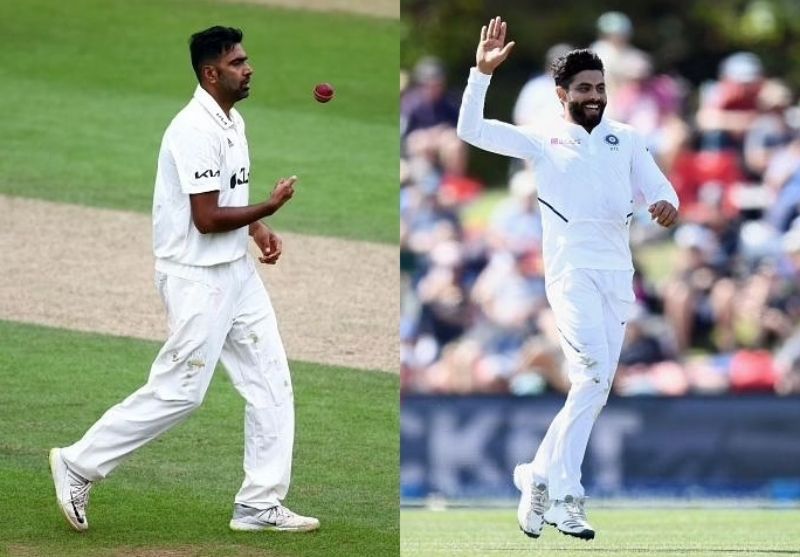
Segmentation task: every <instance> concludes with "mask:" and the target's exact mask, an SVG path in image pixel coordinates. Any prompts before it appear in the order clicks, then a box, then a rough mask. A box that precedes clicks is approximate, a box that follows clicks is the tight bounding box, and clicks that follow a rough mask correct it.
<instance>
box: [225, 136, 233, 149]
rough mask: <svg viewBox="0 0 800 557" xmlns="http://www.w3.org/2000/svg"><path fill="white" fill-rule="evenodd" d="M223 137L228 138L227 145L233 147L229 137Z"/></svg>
mask: <svg viewBox="0 0 800 557" xmlns="http://www.w3.org/2000/svg"><path fill="white" fill-rule="evenodd" d="M225 139H227V140H228V147H233V141H231V138H230V137H226V138H225Z"/></svg>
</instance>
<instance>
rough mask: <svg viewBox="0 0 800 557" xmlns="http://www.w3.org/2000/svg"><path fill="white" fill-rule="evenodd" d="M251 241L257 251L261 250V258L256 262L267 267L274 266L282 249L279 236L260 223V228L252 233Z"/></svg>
mask: <svg viewBox="0 0 800 557" xmlns="http://www.w3.org/2000/svg"><path fill="white" fill-rule="evenodd" d="M253 241H254V242H255V243H256V246H258V249H259V250H261V257H259V258H258V260H259V261H261V263H265V264H267V265H275V263H277V261H278V258H279V257H280V256H281V251H282V248H283V242H282V241H281V238H280V236H278V235H277V234H275V233H274V232H273V231H272V230H271V229H270V228H269V227H268V226H267V225H265V224H264V223H261V226H259V227H258V229H257V230H256V231H255V233H253Z"/></svg>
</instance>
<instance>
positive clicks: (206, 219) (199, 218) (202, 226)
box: [192, 214, 216, 234]
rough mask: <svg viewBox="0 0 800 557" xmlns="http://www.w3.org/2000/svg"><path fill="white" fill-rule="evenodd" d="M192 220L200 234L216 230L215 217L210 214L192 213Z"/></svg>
mask: <svg viewBox="0 0 800 557" xmlns="http://www.w3.org/2000/svg"><path fill="white" fill-rule="evenodd" d="M192 222H193V223H194V227H195V228H196V229H197V231H198V232H199V233H200V234H209V233H210V232H215V231H216V230H215V228H214V221H213V218H212V217H210V216H209V215H197V214H193V215H192Z"/></svg>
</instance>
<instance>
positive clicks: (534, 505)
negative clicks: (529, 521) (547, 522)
mask: <svg viewBox="0 0 800 557" xmlns="http://www.w3.org/2000/svg"><path fill="white" fill-rule="evenodd" d="M547 502H548V498H547V488H545V489H539V487H538V486H537V485H535V484H534V486H533V489H531V509H533V512H534V513H536V514H544V511H546V510H547Z"/></svg>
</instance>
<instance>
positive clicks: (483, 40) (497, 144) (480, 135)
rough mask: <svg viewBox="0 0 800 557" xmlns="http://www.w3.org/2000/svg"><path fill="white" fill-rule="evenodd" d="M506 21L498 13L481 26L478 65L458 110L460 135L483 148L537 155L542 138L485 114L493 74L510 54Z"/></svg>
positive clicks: (528, 156) (529, 156) (524, 156)
mask: <svg viewBox="0 0 800 557" xmlns="http://www.w3.org/2000/svg"><path fill="white" fill-rule="evenodd" d="M506 31H507V25H506V23H505V22H504V21H503V20H502V19H500V18H499V17H496V18H494V19H492V20H491V21H490V22H489V25H488V26H487V25H484V26H483V27H482V28H481V36H480V40H479V41H478V49H477V51H476V53H475V63H476V66H475V67H474V68H472V69H471V70H470V74H469V79H468V80H467V87H466V89H464V96H463V98H462V100H461V109H460V111H459V114H458V126H457V128H456V133H457V134H458V137H460V138H461V139H462V140H464V141H466V142H467V143H469V144H470V145H474V146H475V147H478V148H480V149H484V150H486V151H491V152H492V153H498V154H500V155H506V156H509V157H516V158H520V159H535V158H537V157H538V156H539V154H541V152H542V141H541V139H540V138H538V137H536V136H535V135H533V134H531V133H526V132H524V131H523V130H522V129H521V128H518V127H516V126H513V125H511V124H507V123H505V122H499V121H497V120H486V119H485V118H484V117H483V106H484V102H485V99H486V91H487V89H488V88H489V82H490V81H491V74H492V73H493V72H494V70H495V69H496V68H497V67H498V66H499V65H500V64H502V63H503V61H504V60H505V59H506V58H507V57H508V53H509V52H510V51H511V48H512V47H513V46H514V42H513V41H512V42H509V43H506V42H505V40H506Z"/></svg>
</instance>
